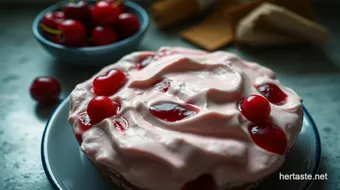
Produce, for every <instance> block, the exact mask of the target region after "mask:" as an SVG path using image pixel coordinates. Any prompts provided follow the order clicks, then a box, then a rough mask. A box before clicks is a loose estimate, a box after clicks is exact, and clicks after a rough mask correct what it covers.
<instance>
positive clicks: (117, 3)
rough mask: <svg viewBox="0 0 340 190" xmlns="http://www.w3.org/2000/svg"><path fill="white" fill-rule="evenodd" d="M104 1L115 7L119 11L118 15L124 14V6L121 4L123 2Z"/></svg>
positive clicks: (116, 0)
mask: <svg viewBox="0 0 340 190" xmlns="http://www.w3.org/2000/svg"><path fill="white" fill-rule="evenodd" d="M104 1H107V2H109V3H111V4H113V5H114V6H115V7H117V8H118V10H119V13H123V12H125V5H124V3H123V1H124V0H104Z"/></svg>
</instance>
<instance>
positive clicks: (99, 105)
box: [86, 96, 118, 125]
mask: <svg viewBox="0 0 340 190" xmlns="http://www.w3.org/2000/svg"><path fill="white" fill-rule="evenodd" d="M86 111H87V114H88V115H89V117H90V119H91V123H92V124H93V125H94V124H97V123H99V122H101V121H102V120H104V119H106V118H109V117H112V116H114V115H116V113H117V111H118V103H116V102H114V101H112V100H111V99H110V98H108V97H106V96H96V97H94V98H93V99H92V100H91V101H90V102H89V104H88V105H87V110H86Z"/></svg>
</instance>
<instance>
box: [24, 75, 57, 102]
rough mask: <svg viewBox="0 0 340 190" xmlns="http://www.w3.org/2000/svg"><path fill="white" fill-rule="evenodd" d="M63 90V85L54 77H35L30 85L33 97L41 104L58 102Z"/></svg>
mask: <svg viewBox="0 0 340 190" xmlns="http://www.w3.org/2000/svg"><path fill="white" fill-rule="evenodd" d="M60 92H61V85H60V83H59V81H58V80H57V79H56V78H54V77H49V76H40V77H37V78H35V79H34V81H33V83H32V84H31V87H30V93H31V96H32V98H33V99H35V100H36V101H37V102H39V103H41V104H52V103H56V102H57V100H58V98H59V95H60Z"/></svg>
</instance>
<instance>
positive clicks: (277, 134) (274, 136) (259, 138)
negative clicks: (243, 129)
mask: <svg viewBox="0 0 340 190" xmlns="http://www.w3.org/2000/svg"><path fill="white" fill-rule="evenodd" d="M248 131H249V133H250V136H251V138H252V139H253V141H254V142H255V144H257V145H258V146H259V147H261V148H263V149H265V150H267V151H269V152H273V153H276V154H280V155H284V154H285V152H286V150H287V137H286V134H285V133H284V132H283V131H282V129H280V128H278V127H276V126H273V125H269V124H267V125H260V126H257V125H251V126H249V127H248Z"/></svg>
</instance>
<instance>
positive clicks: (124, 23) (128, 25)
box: [119, 13, 140, 38]
mask: <svg viewBox="0 0 340 190" xmlns="http://www.w3.org/2000/svg"><path fill="white" fill-rule="evenodd" d="M119 28H120V35H121V36H122V37H123V38H127V37H130V36H132V35H133V34H135V33H136V32H138V30H139V28H140V23H139V20H138V18H137V17H136V16H135V15H134V14H132V13H122V14H120V15H119Z"/></svg>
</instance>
